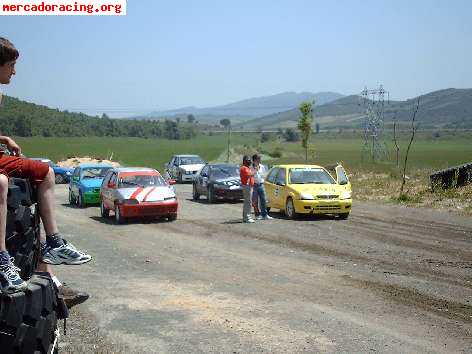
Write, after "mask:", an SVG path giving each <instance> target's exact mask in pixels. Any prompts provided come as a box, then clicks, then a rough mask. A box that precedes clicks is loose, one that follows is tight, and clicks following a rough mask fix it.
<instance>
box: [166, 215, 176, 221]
mask: <svg viewBox="0 0 472 354" xmlns="http://www.w3.org/2000/svg"><path fill="white" fill-rule="evenodd" d="M167 220H168V221H175V220H177V214H172V215H169V216H167Z"/></svg>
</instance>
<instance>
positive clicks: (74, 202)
mask: <svg viewBox="0 0 472 354" xmlns="http://www.w3.org/2000/svg"><path fill="white" fill-rule="evenodd" d="M69 204H70V205H76V204H77V201H76V200H75V197H74V195H73V194H72V191H71V190H70V189H69Z"/></svg>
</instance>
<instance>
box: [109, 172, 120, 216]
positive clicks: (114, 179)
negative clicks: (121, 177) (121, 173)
mask: <svg viewBox="0 0 472 354" xmlns="http://www.w3.org/2000/svg"><path fill="white" fill-rule="evenodd" d="M117 188H118V173H116V172H113V173H112V174H111V176H110V180H109V181H108V184H107V194H106V201H107V204H106V207H107V208H109V209H114V208H115V198H116V189H117Z"/></svg>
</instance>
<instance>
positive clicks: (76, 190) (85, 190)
mask: <svg viewBox="0 0 472 354" xmlns="http://www.w3.org/2000/svg"><path fill="white" fill-rule="evenodd" d="M111 168H113V166H112V165H109V164H104V163H95V164H90V163H88V164H80V165H79V166H78V167H76V168H75V169H74V172H73V174H72V177H71V179H70V183H69V203H70V204H71V205H77V206H79V207H80V208H83V207H85V206H87V205H90V204H99V203H100V186H101V185H102V181H103V177H105V174H106V173H107V172H108V170H110V169H111Z"/></svg>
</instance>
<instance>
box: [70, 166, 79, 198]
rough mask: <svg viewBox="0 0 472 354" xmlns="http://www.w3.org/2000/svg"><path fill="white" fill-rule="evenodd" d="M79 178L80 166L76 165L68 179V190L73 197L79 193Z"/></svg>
mask: <svg viewBox="0 0 472 354" xmlns="http://www.w3.org/2000/svg"><path fill="white" fill-rule="evenodd" d="M79 179H80V167H76V168H75V170H74V173H73V174H72V178H71V180H70V190H71V192H72V194H73V195H74V197H75V198H77V197H78V195H79V186H78V184H79Z"/></svg>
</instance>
